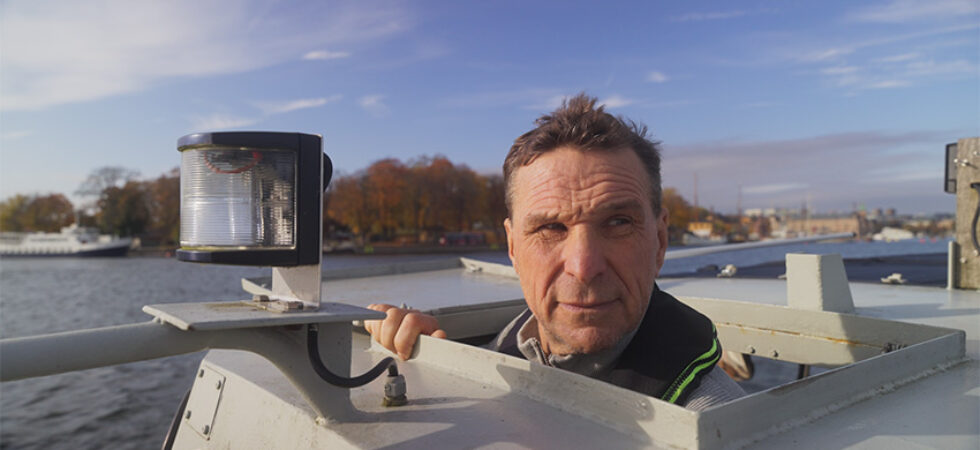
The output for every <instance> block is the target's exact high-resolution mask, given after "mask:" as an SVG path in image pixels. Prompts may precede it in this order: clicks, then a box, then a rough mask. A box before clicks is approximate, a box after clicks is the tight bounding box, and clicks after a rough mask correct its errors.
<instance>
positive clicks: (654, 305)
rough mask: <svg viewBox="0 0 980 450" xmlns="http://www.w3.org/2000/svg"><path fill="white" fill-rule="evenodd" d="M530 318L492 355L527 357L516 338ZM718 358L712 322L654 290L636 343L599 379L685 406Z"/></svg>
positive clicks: (509, 333)
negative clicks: (503, 354) (498, 353)
mask: <svg viewBox="0 0 980 450" xmlns="http://www.w3.org/2000/svg"><path fill="white" fill-rule="evenodd" d="M530 318H531V311H530V310H527V311H525V312H524V313H523V314H521V316H520V318H519V319H518V321H517V323H516V324H515V326H513V327H510V329H509V330H508V331H507V335H506V336H502V337H500V336H498V339H495V340H494V341H495V342H499V343H500V345H499V346H498V347H497V348H494V350H496V351H499V352H502V353H506V354H508V355H511V356H516V357H518V358H524V355H523V354H522V353H521V351H520V349H518V346H517V344H518V338H517V333H518V332H519V331H520V329H521V326H523V325H524V323H525V322H527V320H528V319H530ZM720 358H721V343H720V342H718V338H717V336H716V333H715V327H714V325H713V324H712V323H711V320H710V319H708V318H707V317H705V316H704V315H703V314H701V313H699V312H697V311H695V310H694V309H693V308H691V307H690V306H687V305H685V304H683V303H681V302H680V301H678V300H677V299H676V298H674V297H673V296H671V295H670V294H668V293H666V292H663V291H661V290H660V288H659V287H657V286H654V289H653V295H651V296H650V306H649V307H647V312H646V314H645V315H644V316H643V321H642V322H640V327H639V329H638V330H637V331H636V334H635V335H634V336H633V340H631V341H630V343H629V344H628V345H627V346H626V348H625V349H624V350H623V353H622V355H620V357H619V359H617V360H616V362H615V364H614V365H613V367H612V369H610V370H609V371H606V372H604V373H603V374H602V375H600V376H599V377H598V378H599V379H601V380H603V381H606V382H608V383H612V384H615V385H617V386H620V387H624V388H627V389H631V390H634V391H637V392H641V393H644V394H646V395H649V396H651V397H657V398H660V399H662V400H665V401H668V402H671V403H676V404H681V405H682V404H684V403H685V402H686V400H687V397H688V396H689V395H690V394H691V392H692V391H694V390H695V389H697V387H698V386H700V384H701V378H702V377H704V375H706V374H707V373H708V372H710V371H711V370H712V369H713V368H714V366H715V364H716V363H717V362H718V360H719V359H720Z"/></svg>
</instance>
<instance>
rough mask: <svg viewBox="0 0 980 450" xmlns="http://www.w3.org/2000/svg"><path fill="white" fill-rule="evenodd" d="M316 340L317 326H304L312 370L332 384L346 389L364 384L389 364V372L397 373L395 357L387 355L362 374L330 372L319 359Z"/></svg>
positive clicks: (379, 373) (387, 367) (318, 348)
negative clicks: (345, 375) (343, 374)
mask: <svg viewBox="0 0 980 450" xmlns="http://www.w3.org/2000/svg"><path fill="white" fill-rule="evenodd" d="M317 342H318V333H317V326H316V325H314V324H310V325H308V326H307V327H306V350H307V352H308V353H309V355H310V363H311V364H312V365H313V370H314V371H315V372H316V374H317V375H319V376H320V378H323V381H326V382H327V383H330V384H332V385H334V386H339V387H342V388H348V389H350V388H356V387H360V386H364V385H365V384H368V383H370V382H371V381H373V380H374V379H375V378H378V376H379V375H381V374H382V373H384V371H385V369H389V366H390V367H391V369H389V374H391V373H394V374H395V375H397V374H398V366H397V365H396V364H395V358H392V357H390V356H389V357H387V358H385V359H382V360H381V362H379V363H378V365H376V366H374V368H372V369H371V370H369V371H367V372H365V373H364V375H361V376H357V377H353V378H347V377H342V376H340V375H337V374H335V373H333V372H331V371H330V369H327V367H326V366H324V365H323V360H321V359H320V346H319V344H318V343H317Z"/></svg>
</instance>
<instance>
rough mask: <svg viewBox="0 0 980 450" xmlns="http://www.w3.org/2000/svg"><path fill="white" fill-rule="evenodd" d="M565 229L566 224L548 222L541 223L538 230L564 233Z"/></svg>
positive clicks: (549, 232)
mask: <svg viewBox="0 0 980 450" xmlns="http://www.w3.org/2000/svg"><path fill="white" fill-rule="evenodd" d="M565 230H566V228H565V225H562V224H560V223H546V224H544V225H541V226H540V227H538V229H537V231H538V232H540V233H548V234H554V233H562V232H564V231H565Z"/></svg>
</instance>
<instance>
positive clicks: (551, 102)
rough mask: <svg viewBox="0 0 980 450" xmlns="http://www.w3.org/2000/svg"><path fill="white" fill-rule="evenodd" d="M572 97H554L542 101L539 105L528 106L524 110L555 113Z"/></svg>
mask: <svg viewBox="0 0 980 450" xmlns="http://www.w3.org/2000/svg"><path fill="white" fill-rule="evenodd" d="M569 97H571V95H552V96H550V97H548V98H545V99H542V100H541V101H538V102H537V103H534V104H531V105H527V106H525V107H524V109H530V110H534V111H554V110H556V109H558V108H559V107H561V104H562V103H563V102H564V101H565V100H567V99H568V98H569Z"/></svg>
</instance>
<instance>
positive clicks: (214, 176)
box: [177, 132, 333, 267]
mask: <svg viewBox="0 0 980 450" xmlns="http://www.w3.org/2000/svg"><path fill="white" fill-rule="evenodd" d="M177 149H178V150H179V151H180V152H181V167H180V174H181V176H180V249H178V250H177V259H179V260H181V261H192V262H200V263H219V264H236V265H251V266H279V267H292V266H303V265H311V264H319V263H320V255H321V252H322V246H321V236H322V228H321V223H322V198H323V190H324V188H325V187H326V185H327V184H328V183H329V180H330V176H331V174H332V169H333V168H332V166H331V164H330V159H329V158H327V156H326V155H324V154H323V150H322V141H321V138H320V136H316V135H311V134H302V133H275V132H216V133H198V134H191V135H187V136H184V137H182V138H180V139H179V140H178V141H177Z"/></svg>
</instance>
